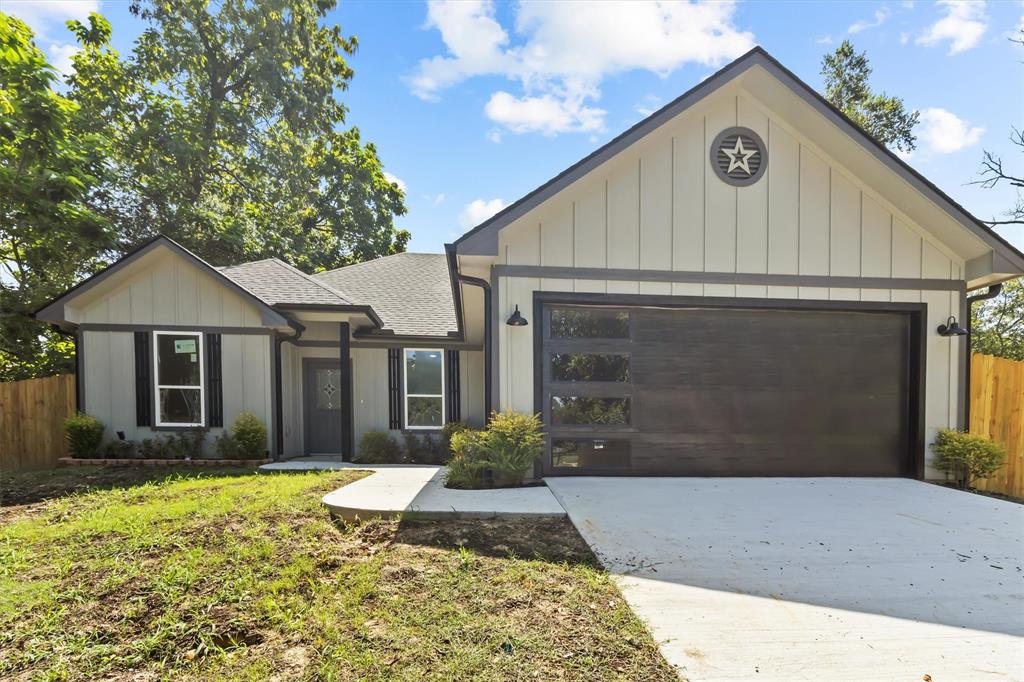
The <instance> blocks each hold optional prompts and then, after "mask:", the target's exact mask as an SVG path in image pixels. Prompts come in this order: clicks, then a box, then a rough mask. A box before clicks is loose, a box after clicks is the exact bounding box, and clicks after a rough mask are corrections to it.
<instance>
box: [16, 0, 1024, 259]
mask: <svg viewBox="0 0 1024 682" xmlns="http://www.w3.org/2000/svg"><path fill="white" fill-rule="evenodd" d="M0 6H2V8H3V10H4V11H5V12H9V13H12V14H14V15H17V16H20V17H22V18H24V19H25V20H26V21H27V22H28V23H29V24H30V25H31V26H32V27H33V28H34V29H35V30H36V31H37V33H38V34H39V38H38V41H37V42H38V44H39V45H40V47H42V48H43V49H44V50H45V51H46V52H47V54H48V55H49V56H50V59H51V61H53V62H54V63H55V64H57V65H58V67H62V68H66V64H67V63H68V58H69V55H70V53H71V51H72V50H73V46H72V45H71V44H70V43H72V37H71V34H70V33H69V32H68V30H67V29H66V28H65V27H64V22H65V21H66V20H67V19H69V18H77V17H83V16H85V15H87V14H88V12H89V11H99V12H101V13H102V14H104V15H105V16H106V17H107V18H108V19H110V21H111V23H112V25H113V30H114V43H115V46H116V47H117V48H118V49H119V50H120V51H122V52H123V53H126V52H128V51H129V50H130V49H131V46H132V43H133V41H134V40H135V38H136V37H137V36H138V34H139V33H140V32H141V30H142V24H141V22H140V21H139V20H137V19H135V18H134V17H132V16H131V15H130V14H129V12H128V3H127V2H126V1H124V0H121V1H118V2H112V1H107V0H3V2H0ZM328 20H329V21H330V22H332V23H338V24H340V25H341V27H342V29H343V31H344V32H345V33H346V34H349V35H356V36H358V38H359V45H360V47H359V51H358V52H357V53H356V55H354V56H353V57H352V58H351V65H352V66H353V68H354V69H355V78H354V80H353V81H352V83H351V85H350V88H349V90H348V91H347V92H344V93H342V95H341V97H342V99H343V101H344V102H345V103H346V104H347V105H348V107H349V109H350V114H349V118H348V124H350V125H355V126H358V127H359V128H360V130H361V131H362V135H363V139H364V140H367V141H372V142H374V143H375V144H376V145H377V148H378V151H379V153H380V156H381V159H382V160H383V162H384V164H385V168H386V170H387V172H388V173H389V174H391V175H392V176H393V177H395V178H397V179H398V180H399V181H400V184H401V185H402V186H403V188H404V189H405V190H406V196H407V198H406V202H407V205H408V207H409V213H408V214H407V215H406V216H403V217H402V218H401V219H400V220H399V224H400V225H401V226H402V227H405V228H406V229H408V230H410V231H411V232H412V235H413V239H412V243H411V245H410V250H414V251H440V250H442V245H443V244H444V243H445V242H450V241H452V240H453V239H455V238H456V237H457V236H458V235H459V234H461V233H462V232H463V231H464V230H465V229H467V228H468V227H472V225H474V224H476V223H477V222H479V221H480V220H483V219H484V218H486V217H488V216H489V215H490V214H492V213H494V212H495V211H497V210H498V209H500V208H501V207H502V206H503V205H506V204H508V203H511V202H512V201H514V200H516V199H517V198H519V197H521V196H522V195H524V194H526V193H527V192H529V191H530V190H532V189H534V188H535V187H536V186H537V185H540V184H541V183H543V182H544V181H546V180H547V179H549V178H550V177H552V176H553V175H556V174H557V173H558V172H560V171H561V170H563V169H564V168H565V167H567V166H569V165H571V164H572V163H574V162H575V161H577V160H578V159H580V158H582V157H583V156H585V155H586V154H588V153H589V152H591V151H593V150H594V149H595V148H596V147H598V146H600V145H602V144H604V143H605V142H607V141H608V140H609V139H611V138H612V137H614V136H615V135H617V134H618V133H620V132H621V131H622V130H624V129H625V128H627V127H629V126H631V125H633V124H634V123H636V122H637V121H639V120H640V119H641V118H643V117H644V116H645V115H646V114H647V113H650V112H651V111H652V110H654V109H656V108H658V107H660V106H661V105H663V104H665V103H667V102H668V101H670V100H671V99H673V98H675V97H677V96H678V95H679V94H681V93H682V92H684V91H686V90H687V89H689V88H690V87H692V86H693V85H694V84H696V83H698V82H699V81H700V80H701V79H703V78H705V77H706V76H708V75H709V74H711V73H713V72H714V71H715V70H717V69H718V68H719V67H721V66H722V65H724V64H725V63H727V62H728V61H729V60H730V59H731V58H733V57H735V56H738V55H739V54H741V53H743V52H745V51H746V50H747V49H749V47H751V46H752V45H755V44H757V45H761V46H762V47H764V48H765V49H767V50H768V51H769V52H771V53H772V54H773V55H774V56H775V57H776V58H778V59H779V60H780V61H781V62H782V63H783V64H785V65H786V66H787V67H788V68H790V69H791V70H792V71H794V72H795V73H796V74H797V75H798V76H799V77H801V78H803V79H804V80H805V81H807V82H808V83H810V84H811V85H812V86H813V87H815V88H818V89H820V88H821V77H820V75H819V70H820V62H821V57H822V55H823V54H824V53H825V52H827V51H830V50H832V49H834V48H835V47H836V46H837V45H838V44H839V42H841V41H842V40H843V39H844V38H847V37H848V38H850V39H852V40H853V42H854V45H855V47H856V48H857V49H858V50H867V53H868V56H869V58H870V60H871V64H872V66H873V67H874V70H875V72H874V75H873V79H872V84H873V85H874V87H875V88H876V89H878V90H884V91H886V92H887V93H890V94H895V95H898V96H901V97H903V98H904V100H905V101H906V103H907V104H908V105H909V106H910V107H912V108H915V109H918V110H920V111H921V112H922V121H921V124H920V125H919V127H918V129H917V131H916V132H917V134H918V149H917V150H916V151H915V152H914V153H913V154H911V155H910V157H909V158H908V161H909V163H910V164H911V165H913V166H914V167H915V168H917V169H918V170H919V171H920V172H922V173H923V174H924V175H925V176H927V177H928V178H929V179H930V180H932V181H933V182H935V183H936V184H937V185H938V186H939V187H941V188H942V189H943V190H945V191H946V192H947V193H948V194H950V195H951V196H952V197H953V198H954V199H956V200H957V201H959V202H960V203H962V204H963V205H964V206H965V207H966V208H967V209H968V210H970V211H972V212H973V213H974V214H975V215H976V216H978V217H979V218H990V217H993V216H998V215H999V214H1000V213H1001V212H1003V211H1005V210H1006V209H1007V208H1009V207H1010V206H1011V205H1012V204H1013V202H1014V200H1015V190H1014V189H1013V188H1010V187H1003V188H1002V189H995V190H986V189H982V188H980V187H977V186H972V185H969V184H968V183H970V182H972V181H974V180H977V173H978V169H979V166H980V162H981V156H982V150H983V149H988V150H990V151H993V152H995V153H998V154H1000V155H1002V156H1003V158H1004V159H1005V160H1006V161H1007V163H1008V166H1009V167H1010V168H1017V169H1022V168H1024V159H1022V158H1021V154H1020V152H1019V151H1018V150H1017V149H1016V148H1014V147H1013V146H1012V145H1011V144H1010V143H1009V141H1008V136H1009V133H1010V126H1011V125H1016V126H1018V127H1020V126H1022V125H1024V120H1022V118H1024V64H1022V62H1024V48H1021V47H1020V46H1018V45H1014V44H1012V43H1010V42H1009V41H1008V40H1007V37H1008V36H1009V35H1011V34H1013V33H1014V32H1015V31H1016V30H1017V29H1018V27H1020V26H1021V25H1022V22H1024V5H1022V4H1021V3H1019V2H989V3H985V2H951V1H950V2H947V1H942V2H920V1H918V2H900V1H898V0H897V1H895V2H882V3H869V2H850V3H839V2H832V3H817V2H815V3H812V2H757V3H736V4H733V3H714V4H704V3H686V2H681V3H668V2H666V3H660V4H659V5H655V4H644V3H622V4H619V3H614V2H602V3H596V4H586V3H555V2H546V3H494V4H490V3H479V2H468V1H467V2H459V3H450V4H445V3H429V4H426V3H420V2H394V3H389V2H379V1H378V2H342V3H341V4H340V6H339V7H337V8H336V9H335V10H334V11H333V12H332V13H331V14H330V15H329V17H328ZM999 231H1000V233H1001V234H1002V235H1003V236H1005V237H1006V238H1008V239H1010V240H1011V241H1012V242H1013V243H1014V244H1016V245H1017V246H1018V247H1019V248H1024V228H1021V227H1005V228H1000V229H999Z"/></svg>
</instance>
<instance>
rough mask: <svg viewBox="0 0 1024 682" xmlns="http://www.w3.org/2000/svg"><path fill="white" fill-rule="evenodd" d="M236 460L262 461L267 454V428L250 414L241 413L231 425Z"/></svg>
mask: <svg viewBox="0 0 1024 682" xmlns="http://www.w3.org/2000/svg"><path fill="white" fill-rule="evenodd" d="M231 438H232V440H234V441H235V448H236V452H235V454H236V456H235V458H236V459H263V458H264V457H265V456H266V454H267V427H266V426H265V425H264V424H263V421H262V420H261V419H260V418H259V417H257V416H256V415H254V414H253V413H252V412H242V413H240V414H239V415H238V416H237V417H235V421H234V423H233V424H232V425H231Z"/></svg>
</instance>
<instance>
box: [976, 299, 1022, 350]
mask: <svg viewBox="0 0 1024 682" xmlns="http://www.w3.org/2000/svg"><path fill="white" fill-rule="evenodd" d="M972 315H973V319H972V321H971V330H972V331H971V335H972V337H971V350H972V351H974V352H975V353H985V354H986V355H998V356H999V357H1003V358H1010V359H1011V360H1022V361H1024V283H1022V281H1021V280H1020V279H1015V280H1013V281H1010V282H1007V283H1006V284H1004V285H1003V291H1002V292H1001V293H1000V294H999V295H998V296H996V297H995V298H993V299H990V300H988V301H983V302H981V303H977V304H975V306H974V309H973V310H972Z"/></svg>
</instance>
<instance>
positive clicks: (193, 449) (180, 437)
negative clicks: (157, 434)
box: [164, 429, 206, 459]
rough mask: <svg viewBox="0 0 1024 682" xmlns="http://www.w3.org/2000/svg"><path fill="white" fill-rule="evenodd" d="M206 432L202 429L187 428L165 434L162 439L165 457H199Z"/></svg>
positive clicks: (201, 453) (201, 454)
mask: <svg viewBox="0 0 1024 682" xmlns="http://www.w3.org/2000/svg"><path fill="white" fill-rule="evenodd" d="M205 441H206V432H205V431H204V430H202V429H188V430H185V431H177V432H174V433H170V434H168V435H167V438H166V439H165V440H164V452H165V455H166V457H165V458H166V459H200V458H202V456H203V443H204V442H205Z"/></svg>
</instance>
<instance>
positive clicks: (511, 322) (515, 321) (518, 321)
mask: <svg viewBox="0 0 1024 682" xmlns="http://www.w3.org/2000/svg"><path fill="white" fill-rule="evenodd" d="M505 324H507V325H508V326H510V327H525V326H526V325H528V324H530V323H529V322H527V321H526V318H525V317H523V314H522V313H520V312H519V306H516V309H515V310H514V311H513V312H512V315H511V316H510V317H509V318H508V320H507V321H506V322H505Z"/></svg>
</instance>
